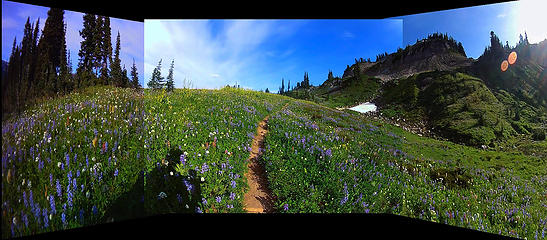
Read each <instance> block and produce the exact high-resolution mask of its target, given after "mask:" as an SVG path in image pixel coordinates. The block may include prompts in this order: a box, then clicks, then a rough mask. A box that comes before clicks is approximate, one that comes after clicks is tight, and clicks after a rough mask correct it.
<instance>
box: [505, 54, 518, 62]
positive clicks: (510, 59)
mask: <svg viewBox="0 0 547 240" xmlns="http://www.w3.org/2000/svg"><path fill="white" fill-rule="evenodd" d="M507 61H508V62H509V64H511V65H513V64H515V62H516V61H517V53H516V52H511V53H510V54H509V57H508V58H507Z"/></svg>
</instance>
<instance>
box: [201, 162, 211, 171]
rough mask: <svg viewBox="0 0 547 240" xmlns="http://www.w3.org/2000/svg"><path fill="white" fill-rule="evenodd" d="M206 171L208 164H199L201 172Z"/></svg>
mask: <svg viewBox="0 0 547 240" xmlns="http://www.w3.org/2000/svg"><path fill="white" fill-rule="evenodd" d="M207 171H209V166H208V165H207V163H203V166H201V174H203V173H205V172H207Z"/></svg>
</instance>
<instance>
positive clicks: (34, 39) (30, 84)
mask: <svg viewBox="0 0 547 240" xmlns="http://www.w3.org/2000/svg"><path fill="white" fill-rule="evenodd" d="M39 26H40V18H38V20H36V24H35V25H34V32H33V33H32V49H31V55H32V57H31V63H30V70H29V81H28V83H27V84H28V85H27V86H26V92H27V96H36V95H35V94H33V93H34V88H36V86H35V85H36V82H37V80H36V77H35V76H36V65H37V62H38V54H39V51H38V39H39V38H38V35H39V33H40V30H39Z"/></svg>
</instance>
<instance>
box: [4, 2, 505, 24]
mask: <svg viewBox="0 0 547 240" xmlns="http://www.w3.org/2000/svg"><path fill="white" fill-rule="evenodd" d="M2 1H6V0H2ZM513 1H515V0H468V1H431V0H429V1H426V0H413V1H400V0H399V1H397V0H390V1H384V0H376V1H358V2H346V1H332V2H331V1H313V2H312V1H308V2H304V1H302V2H296V1H254V2H251V3H249V2H242V1H241V2H237V1H207V0H205V1H203V0H202V1H168V0H153V1H139V0H132V1H130V0H123V1H116V0H108V1H107V0H92V1H75V0H48V1H43V0H42V1H40V0H14V1H13V2H20V3H27V4H33V5H39V6H45V7H57V8H62V9H65V10H71V11H77V12H84V13H93V14H98V15H103V16H110V17H115V18H121V19H127V20H133V21H141V22H143V21H144V19H220V18H224V19H318V18H327V19H330V18H340V19H366V18H373V19H379V18H388V17H398V16H405V15H413V14H419V13H426V12H434V11H442V10H449V9H456V8H463V7H472V6H479V5H485V4H495V3H502V2H513Z"/></svg>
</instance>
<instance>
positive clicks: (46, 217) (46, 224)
mask: <svg viewBox="0 0 547 240" xmlns="http://www.w3.org/2000/svg"><path fill="white" fill-rule="evenodd" d="M42 216H43V217H44V228H48V227H49V221H48V220H49V219H48V216H47V209H46V208H44V209H42Z"/></svg>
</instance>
